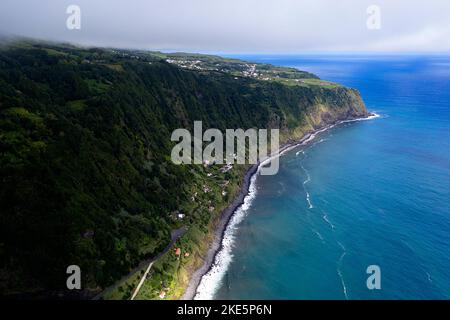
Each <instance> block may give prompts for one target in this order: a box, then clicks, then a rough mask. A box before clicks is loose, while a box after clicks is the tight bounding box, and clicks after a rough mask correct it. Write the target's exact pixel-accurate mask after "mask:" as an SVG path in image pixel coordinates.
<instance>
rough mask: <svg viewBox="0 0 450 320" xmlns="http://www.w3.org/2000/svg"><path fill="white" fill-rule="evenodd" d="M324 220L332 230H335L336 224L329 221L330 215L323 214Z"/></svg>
mask: <svg viewBox="0 0 450 320" xmlns="http://www.w3.org/2000/svg"><path fill="white" fill-rule="evenodd" d="M322 219H323V220H324V221H325V222H326V223H327V224H328V225H329V226H330V227H331V229H332V230H334V224H332V223H331V221H330V220H328V215H327V214H326V213H325V212H324V213H323V216H322Z"/></svg>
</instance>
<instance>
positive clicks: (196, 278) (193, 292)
mask: <svg viewBox="0 0 450 320" xmlns="http://www.w3.org/2000/svg"><path fill="white" fill-rule="evenodd" d="M377 116H378V115H376V114H374V113H369V115H368V116H367V117H363V118H348V119H341V120H338V121H336V122H334V123H331V124H326V125H325V126H324V127H322V128H318V129H316V130H314V131H311V132H309V133H306V134H305V135H304V136H303V137H302V138H301V139H300V140H297V141H288V142H286V143H285V144H283V145H282V146H281V147H280V148H279V151H278V152H277V153H275V155H273V156H271V157H267V158H266V159H263V160H262V161H260V162H259V163H258V164H254V165H252V166H251V167H250V168H249V169H248V170H247V172H246V174H245V176H244V179H243V184H242V187H241V189H240V191H239V193H238V195H237V197H236V198H235V199H234V201H233V202H232V204H231V205H230V206H228V207H227V208H226V209H224V210H223V211H222V213H221V216H220V219H219V222H218V224H217V227H216V229H215V232H214V240H213V242H212V243H211V244H210V245H209V249H208V252H207V254H206V256H205V259H204V262H203V264H202V266H201V267H200V268H198V269H197V270H196V271H195V272H194V273H193V274H192V276H191V278H190V281H189V284H188V287H187V288H186V290H185V292H184V294H183V296H182V297H181V299H182V300H192V299H204V298H205V297H202V296H199V295H198V289H199V286H200V285H201V283H202V279H203V278H204V277H205V276H207V275H208V274H210V273H211V274H210V275H211V276H213V277H214V276H215V277H216V279H217V280H220V279H219V278H220V275H217V272H214V270H213V267H214V265H215V264H216V263H220V261H216V260H220V259H218V255H219V254H220V252H221V251H223V250H225V248H226V247H228V249H229V250H230V249H231V248H230V247H229V244H227V245H225V244H224V241H225V240H227V241H228V242H229V239H227V237H226V236H227V231H228V230H227V229H229V228H230V227H232V225H235V224H238V223H239V222H240V220H241V219H242V218H243V215H242V217H235V214H236V213H237V212H238V211H239V210H240V209H241V207H242V206H244V205H250V203H251V199H249V198H251V197H252V196H254V193H255V192H254V190H253V192H251V189H254V184H255V182H256V177H257V173H258V171H259V168H260V167H261V166H263V165H265V164H266V163H267V162H270V161H271V159H272V158H273V157H278V156H281V155H282V154H283V153H286V152H287V151H289V150H292V149H293V148H295V147H297V146H299V145H307V144H308V143H309V142H311V141H312V140H313V139H314V138H315V136H316V135H317V134H319V133H321V132H324V131H327V130H329V129H331V128H333V127H335V126H336V125H339V124H342V123H347V122H352V121H361V120H368V119H372V118H374V117H377ZM252 194H253V195H252ZM233 218H237V219H236V220H237V221H235V223H232V219H233ZM231 237H232V236H231ZM229 259H230V258H228V260H229ZM229 262H230V261H227V263H229ZM217 276H218V277H217ZM209 296H211V295H210V294H209Z"/></svg>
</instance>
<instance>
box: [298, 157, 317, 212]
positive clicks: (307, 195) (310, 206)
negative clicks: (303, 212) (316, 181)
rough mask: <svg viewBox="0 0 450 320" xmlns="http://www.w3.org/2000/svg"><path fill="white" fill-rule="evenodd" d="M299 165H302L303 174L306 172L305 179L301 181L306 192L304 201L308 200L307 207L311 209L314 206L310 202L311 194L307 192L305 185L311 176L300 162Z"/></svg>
mask: <svg viewBox="0 0 450 320" xmlns="http://www.w3.org/2000/svg"><path fill="white" fill-rule="evenodd" d="M300 166H301V167H302V169H303V171H305V174H306V180H305V181H303V189H304V190H305V192H306V201H307V202H308V209H312V208H314V206H313V205H312V203H311V195H310V194H309V192H308V189H306V186H305V185H306V184H307V183H308V182H310V181H311V177H310V176H309V173H308V171H307V170H306V169H305V167H304V166H303V165H302V164H300Z"/></svg>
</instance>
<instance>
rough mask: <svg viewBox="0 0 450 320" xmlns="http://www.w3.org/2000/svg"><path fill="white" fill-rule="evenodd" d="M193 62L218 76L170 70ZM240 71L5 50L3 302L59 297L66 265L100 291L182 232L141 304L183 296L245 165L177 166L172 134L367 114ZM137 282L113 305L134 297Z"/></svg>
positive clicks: (1, 65)
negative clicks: (14, 297) (223, 168)
mask: <svg viewBox="0 0 450 320" xmlns="http://www.w3.org/2000/svg"><path fill="white" fill-rule="evenodd" d="M191 57H193V58H191ZM194 58H195V59H196V60H202V61H203V60H204V62H202V63H199V64H200V65H202V64H203V65H205V66H206V65H210V64H216V65H217V64H219V65H220V66H216V67H220V68H218V70H215V69H214V70H213V69H208V68H201V70H200V69H199V70H191V68H186V67H183V66H178V65H177V63H173V62H171V63H168V62H167V61H166V59H169V60H170V59H172V60H176V59H179V60H188V59H194ZM246 64H247V63H245V62H241V61H239V60H233V59H231V60H230V59H221V58H218V57H208V56H202V55H196V56H193V55H190V56H188V55H183V54H176V55H171V56H170V57H169V56H168V55H165V54H162V53H152V52H140V51H139V52H138V51H124V50H106V49H95V48H94V49H80V48H76V47H73V46H62V45H57V44H44V43H35V42H25V43H24V42H21V43H13V44H9V45H7V46H3V47H2V48H0V179H1V185H0V293H1V294H2V295H5V294H14V293H30V292H40V291H42V290H46V291H48V290H64V289H65V283H66V276H67V275H66V273H65V271H66V268H67V266H68V265H72V264H77V265H79V266H80V267H81V270H82V276H83V282H82V283H83V288H85V289H86V290H92V291H96V292H98V291H99V290H101V289H102V288H105V287H107V286H109V285H111V284H113V283H115V282H116V281H118V280H119V279H120V278H121V277H122V276H124V275H126V274H127V273H129V272H130V270H132V269H133V268H134V267H136V266H137V265H138V264H139V262H140V261H143V260H145V259H148V258H151V257H154V256H156V255H157V254H158V253H159V252H161V251H162V250H163V249H164V248H165V247H166V246H167V244H168V243H169V241H170V232H171V230H174V229H176V228H179V227H180V226H182V225H185V226H187V227H188V232H187V233H186V234H185V235H184V236H183V237H182V238H181V239H179V240H178V243H177V244H176V246H177V247H179V248H181V252H182V255H181V256H180V257H175V255H174V252H173V251H169V252H168V253H167V254H166V255H164V256H163V257H162V258H161V259H160V260H158V262H157V263H155V265H154V268H152V271H151V277H150V278H149V280H147V281H146V282H145V285H144V287H143V289H142V292H141V293H140V295H139V296H138V298H155V297H157V296H158V295H159V293H160V292H161V290H166V291H167V296H166V297H171V298H176V297H179V296H180V295H181V293H182V287H183V285H185V284H186V283H187V280H188V275H189V273H190V272H192V270H194V269H195V268H196V267H197V266H198V265H199V264H200V263H201V259H202V256H203V254H204V253H205V250H206V248H207V245H208V241H205V239H206V240H207V239H209V238H210V237H211V236H212V234H211V230H212V229H213V227H214V225H215V223H216V222H217V217H218V214H219V213H220V211H221V209H223V208H225V207H226V205H227V204H229V203H230V202H231V201H232V199H233V197H234V195H236V193H237V192H238V190H239V185H240V183H241V179H242V176H243V174H244V172H245V169H246V167H245V166H235V167H234V168H233V170H231V171H229V172H226V173H222V172H220V171H219V169H220V166H218V165H216V166H209V167H203V166H177V165H174V164H172V162H171V161H170V151H171V148H172V146H173V145H174V143H172V142H171V141H170V136H171V132H172V131H173V130H174V129H176V128H179V127H185V128H188V129H191V130H192V126H193V122H194V120H202V121H203V126H204V128H207V127H213V128H219V129H225V128H244V129H246V128H252V127H257V128H266V127H269V128H280V129H281V132H282V137H283V140H284V141H286V140H287V139H290V138H299V137H301V136H302V135H303V134H305V133H306V132H307V131H309V130H312V129H313V128H315V127H318V126H320V125H322V124H324V123H330V122H333V121H335V120H337V119H344V118H348V117H352V116H355V117H356V116H361V115H364V114H365V112H366V111H365V108H364V105H363V103H362V101H361V98H360V97H359V94H358V93H357V92H356V91H355V90H352V89H347V88H344V87H341V86H337V85H334V84H329V83H327V82H321V80H318V79H317V77H315V76H313V75H310V74H308V73H302V72H300V71H297V70H294V69H286V68H275V67H273V69H272V68H271V67H270V66H268V65H257V66H256V70H263V71H264V72H258V73H269V72H272V73H273V74H277V75H278V76H280V77H282V74H284V76H283V77H284V78H285V79H291V78H292V79H294V80H295V79H300V78H301V79H304V80H305V81H306V82H305V83H306V84H308V85H298V86H297V85H296V86H292V85H285V84H284V83H280V81H278V80H276V79H273V80H272V79H270V80H266V81H263V80H261V79H259V78H260V76H257V77H254V76H251V75H245V74H243V72H244V71H243V70H238V69H239V67H238V66H239V65H246ZM227 68H228V69H229V70H228V69H227ZM245 68H247V67H245ZM194 69H195V68H194ZM221 69H223V70H221ZM224 70H225V71H224ZM245 70H247V69H245ZM286 81H289V80H286ZM208 174H210V175H208ZM227 181H228V182H227ZM205 186H207V188H208V192H205V191H204V189H205ZM223 191H225V192H226V195H223V193H222V192H223ZM212 207H213V208H212ZM177 212H181V213H183V214H185V218H184V219H182V220H180V219H178V218H177ZM185 253H189V256H186V257H185V256H184V254H185ZM140 276H142V274H141V273H140V272H138V273H137V274H135V275H133V276H132V277H131V278H129V279H128V280H127V282H126V283H124V284H122V285H120V286H118V287H117V289H116V290H114V291H113V292H112V293H111V295H110V296H109V297H106V298H115V299H121V298H128V297H129V296H130V294H131V291H132V289H131V288H133V287H134V286H135V284H136V283H137V281H138V279H139V277H140Z"/></svg>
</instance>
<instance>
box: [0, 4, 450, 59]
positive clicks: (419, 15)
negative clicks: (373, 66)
mask: <svg viewBox="0 0 450 320" xmlns="http://www.w3.org/2000/svg"><path fill="white" fill-rule="evenodd" d="M69 5H78V6H79V7H80V9H81V29H80V30H69V29H68V28H67V27H66V20H67V18H68V17H69V15H68V14H67V13H66V9H67V7H68V6H69ZM371 5H377V6H378V7H379V8H380V17H381V20H380V26H381V29H375V30H372V29H369V28H368V27H367V20H368V19H370V18H371V17H372V18H373V17H374V16H371V15H369V14H368V13H367V9H368V7H369V6H371ZM370 21H372V22H373V20H370ZM371 25H373V24H371ZM0 34H2V35H11V34H12V35H20V36H28V37H34V38H39V39H48V40H57V41H69V42H74V43H79V44H84V45H94V46H112V47H128V48H142V49H157V50H179V51H194V52H229V53H258V52H259V53H270V52H272V53H302V52H322V51H324V52H330V51H331V52H336V51H339V52H340V51H351V52H354V51H358V52H362V51H381V52H421V51H431V52H450V1H449V0H339V1H336V0H270V1H269V0H70V1H66V0H0Z"/></svg>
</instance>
